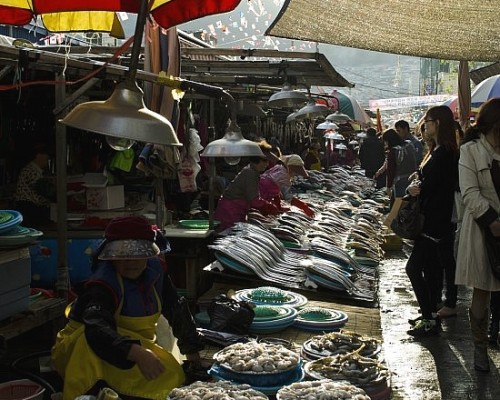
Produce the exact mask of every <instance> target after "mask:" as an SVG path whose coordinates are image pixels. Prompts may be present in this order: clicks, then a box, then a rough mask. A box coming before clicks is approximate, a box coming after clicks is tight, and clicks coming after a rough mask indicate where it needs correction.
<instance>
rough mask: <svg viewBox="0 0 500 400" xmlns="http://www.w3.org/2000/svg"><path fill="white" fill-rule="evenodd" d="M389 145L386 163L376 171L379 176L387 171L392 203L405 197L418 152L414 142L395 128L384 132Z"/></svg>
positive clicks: (384, 138)
mask: <svg viewBox="0 0 500 400" xmlns="http://www.w3.org/2000/svg"><path fill="white" fill-rule="evenodd" d="M382 139H383V141H384V143H385V145H386V147H387V149H388V150H387V157H386V160H385V163H384V165H382V167H380V169H379V170H378V171H377V172H376V173H375V176H374V177H375V178H378V177H379V176H380V175H381V174H382V173H384V171H385V173H386V186H387V189H388V190H390V192H391V204H392V203H393V202H394V199H395V198H396V197H403V196H404V195H405V192H406V188H407V186H408V184H409V177H410V176H411V175H412V174H413V173H414V172H415V171H416V169H417V162H416V153H415V148H414V147H413V145H412V144H410V143H409V142H407V141H404V140H403V139H401V138H400V137H399V135H398V134H397V132H396V131H395V130H394V129H387V130H386V131H385V132H384V133H383V134H382Z"/></svg>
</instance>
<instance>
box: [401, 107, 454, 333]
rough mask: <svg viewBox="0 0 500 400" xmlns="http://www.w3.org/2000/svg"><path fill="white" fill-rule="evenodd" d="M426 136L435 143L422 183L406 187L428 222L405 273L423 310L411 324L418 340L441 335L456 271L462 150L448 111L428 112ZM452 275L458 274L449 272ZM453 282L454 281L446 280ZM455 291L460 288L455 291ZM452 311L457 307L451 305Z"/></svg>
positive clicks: (425, 163)
mask: <svg viewBox="0 0 500 400" xmlns="http://www.w3.org/2000/svg"><path fill="white" fill-rule="evenodd" d="M424 121H425V131H426V134H427V135H429V136H431V137H432V138H433V139H434V140H433V141H430V143H431V145H430V148H429V150H428V152H427V154H426V155H425V157H424V159H423V161H422V164H421V165H420V168H419V170H418V179H416V180H414V181H413V182H412V183H411V184H410V186H408V189H407V191H408V193H409V194H410V195H411V196H420V202H421V211H422V213H423V214H424V216H425V223H424V228H423V233H422V234H421V236H420V237H418V238H417V239H416V240H415V242H414V246H413V251H412V253H411V255H410V258H409V260H408V263H407V264H406V273H407V275H408V277H409V278H410V281H411V284H412V286H413V290H414V291H415V295H416V297H417V301H418V304H419V306H420V310H421V313H422V315H421V317H419V318H417V319H415V320H410V323H411V324H414V327H413V328H412V329H410V330H409V331H408V334H410V335H412V336H414V337H422V336H431V335H436V334H438V333H439V330H440V323H439V317H438V314H437V304H438V303H439V302H440V297H441V293H440V288H441V286H442V285H441V282H442V279H443V276H442V271H443V270H444V266H445V265H448V266H449V265H450V264H452V265H453V266H454V265H455V259H454V255H453V242H454V232H455V226H454V224H453V223H452V211H453V202H454V191H455V188H456V185H457V180H458V146H457V141H456V138H455V122H454V119H453V113H452V112H451V110H450V109H449V108H448V107H446V106H437V107H432V108H430V109H429V110H428V111H427V113H426V115H425V118H424ZM447 270H448V271H454V270H455V268H447ZM446 278H447V279H451V282H454V277H451V276H447V277H446ZM455 290H456V287H455ZM446 297H447V301H450V303H452V302H456V293H447V296H446ZM450 306H451V307H454V304H450Z"/></svg>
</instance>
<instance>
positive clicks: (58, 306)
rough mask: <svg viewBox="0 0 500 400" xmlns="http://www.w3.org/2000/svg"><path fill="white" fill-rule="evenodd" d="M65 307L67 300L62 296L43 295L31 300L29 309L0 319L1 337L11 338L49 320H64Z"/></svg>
mask: <svg viewBox="0 0 500 400" xmlns="http://www.w3.org/2000/svg"><path fill="white" fill-rule="evenodd" d="M65 308H66V300H64V299H61V298H49V299H48V298H43V297H41V298H39V299H36V300H34V301H31V302H30V307H29V309H28V310H27V311H25V312H22V313H19V314H15V315H13V316H12V317H10V318H7V319H5V320H3V321H0V337H2V338H3V339H4V340H9V339H12V338H14V337H16V336H19V335H21V334H23V333H25V332H28V331H30V330H31V329H33V328H37V327H39V326H42V325H44V324H45V323H47V322H54V323H56V321H57V320H58V319H61V321H63V319H64V310H65ZM54 325H55V324H54ZM56 328H58V327H56Z"/></svg>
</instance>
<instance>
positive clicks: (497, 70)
mask: <svg viewBox="0 0 500 400" xmlns="http://www.w3.org/2000/svg"><path fill="white" fill-rule="evenodd" d="M494 75H500V62H496V63H493V64H490V65H487V66H486V67H482V68H477V69H474V70H472V71H470V78H471V79H472V82H474V83H475V84H476V85H477V84H479V83H481V82H482V81H484V80H485V79H488V78H490V77H492V76H494Z"/></svg>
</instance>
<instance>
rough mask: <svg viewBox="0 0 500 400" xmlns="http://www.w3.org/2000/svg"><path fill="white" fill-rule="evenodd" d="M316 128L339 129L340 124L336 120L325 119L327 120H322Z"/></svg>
mask: <svg viewBox="0 0 500 400" xmlns="http://www.w3.org/2000/svg"><path fill="white" fill-rule="evenodd" d="M316 129H321V130H323V129H324V130H326V129H332V130H337V129H339V127H338V125H337V124H335V123H334V122H332V121H325V122H322V123H321V124H318V126H317V127H316Z"/></svg>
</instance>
